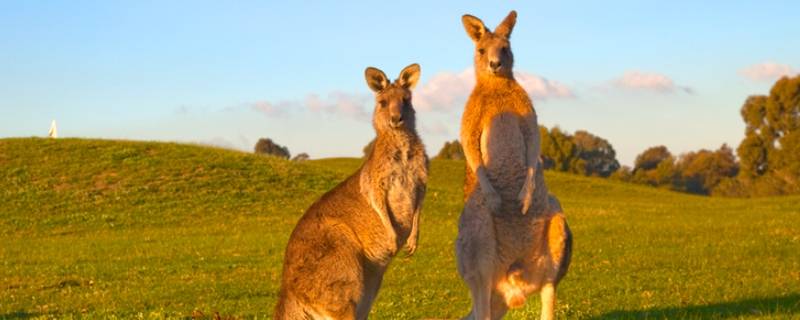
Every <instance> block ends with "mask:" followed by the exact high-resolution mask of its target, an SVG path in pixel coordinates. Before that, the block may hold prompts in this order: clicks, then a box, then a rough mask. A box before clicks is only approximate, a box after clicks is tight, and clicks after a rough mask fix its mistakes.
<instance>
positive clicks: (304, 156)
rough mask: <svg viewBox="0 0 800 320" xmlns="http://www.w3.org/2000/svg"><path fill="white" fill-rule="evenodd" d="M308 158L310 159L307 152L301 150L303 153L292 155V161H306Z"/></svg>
mask: <svg viewBox="0 0 800 320" xmlns="http://www.w3.org/2000/svg"><path fill="white" fill-rule="evenodd" d="M308 159H310V157H309V156H308V153H305V152H303V153H300V154H298V155H296V156H294V158H292V161H295V162H301V161H306V160H308Z"/></svg>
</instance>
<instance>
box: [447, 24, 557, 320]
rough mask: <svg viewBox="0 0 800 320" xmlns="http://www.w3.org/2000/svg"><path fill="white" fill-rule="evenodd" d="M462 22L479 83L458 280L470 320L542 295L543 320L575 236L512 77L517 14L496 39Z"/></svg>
mask: <svg viewBox="0 0 800 320" xmlns="http://www.w3.org/2000/svg"><path fill="white" fill-rule="evenodd" d="M462 21H463V23H464V28H465V30H466V31H467V34H468V35H469V36H470V37H471V38H472V40H473V41H474V43H475V74H476V78H477V83H476V85H475V88H474V89H473V91H472V94H471V95H470V98H469V100H468V101H467V105H466V107H465V109H464V114H463V116H462V121H461V143H462V145H463V148H464V154H465V157H466V159H467V168H466V171H467V174H466V179H465V183H464V197H465V205H464V211H463V212H462V214H461V217H460V221H459V234H458V239H457V242H456V254H457V257H458V267H459V273H460V274H461V276H462V278H463V279H464V281H465V282H466V283H467V285H468V286H469V288H470V292H471V294H472V301H473V308H472V313H471V314H470V315H469V316H468V318H471V319H481V320H484V319H499V318H502V317H503V315H504V314H505V313H506V311H507V310H508V308H514V307H520V306H522V305H523V304H524V303H525V300H526V298H527V296H528V295H530V294H531V293H533V292H536V291H540V292H541V295H542V301H543V304H542V319H551V318H552V317H553V309H554V307H553V306H554V304H555V287H556V285H557V284H558V282H559V281H560V280H561V278H563V276H564V275H565V274H566V272H567V268H568V266H569V261H570V256H571V250H572V235H571V233H570V231H569V227H568V226H567V223H566V220H565V218H564V215H563V213H562V212H561V206H560V205H559V203H558V200H557V199H556V198H555V197H553V196H551V195H549V194H548V191H547V186H546V185H545V183H544V176H543V175H542V172H541V171H542V170H541V168H540V166H541V164H540V161H539V156H540V150H539V149H540V146H539V145H540V142H539V130H538V123H537V117H536V113H535V111H534V109H533V104H532V103H531V100H530V98H529V97H528V95H527V93H526V92H525V90H524V89H522V87H520V85H519V84H518V83H517V82H516V81H515V80H514V77H513V70H512V68H513V64H514V58H513V54H512V53H511V49H510V43H509V37H510V34H511V31H512V29H513V27H514V24H515V22H516V12H514V11H512V12H511V13H510V14H509V15H508V17H506V19H505V20H503V22H502V23H501V24H500V25H499V26H498V27H497V28H496V31H495V32H494V33H492V32H491V31H490V30H489V29H488V28H486V27H485V26H484V24H483V22H481V21H480V20H479V19H478V18H475V17H473V16H470V15H465V16H464V17H463V18H462Z"/></svg>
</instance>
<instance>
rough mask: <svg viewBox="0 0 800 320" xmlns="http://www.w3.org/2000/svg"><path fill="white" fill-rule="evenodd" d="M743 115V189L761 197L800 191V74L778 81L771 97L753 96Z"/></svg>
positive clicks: (742, 112)
mask: <svg viewBox="0 0 800 320" xmlns="http://www.w3.org/2000/svg"><path fill="white" fill-rule="evenodd" d="M741 115H742V119H743V120H744V122H745V137H744V139H743V140H742V142H741V144H739V147H738V148H737V149H736V152H737V154H738V155H739V159H740V161H741V170H740V172H739V176H738V178H739V179H740V181H739V182H738V184H740V185H742V186H740V187H739V189H744V190H747V189H749V190H751V192H752V193H753V194H758V195H768V194H787V193H798V192H800V75H798V76H795V77H793V78H788V77H783V78H781V79H780V80H778V81H777V82H776V83H775V85H773V86H772V89H771V90H770V93H769V96H752V97H749V98H748V99H747V100H746V101H745V103H744V105H743V106H742V110H741ZM732 184H733V183H732V182H729V183H726V185H727V186H730V185H732ZM734 189H735V188H734Z"/></svg>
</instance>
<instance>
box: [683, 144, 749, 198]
mask: <svg viewBox="0 0 800 320" xmlns="http://www.w3.org/2000/svg"><path fill="white" fill-rule="evenodd" d="M677 167H678V171H679V172H680V188H681V189H682V190H683V191H686V192H689V193H696V194H705V195H708V194H711V190H712V189H714V188H715V187H716V186H717V185H719V184H720V182H722V180H723V179H725V178H731V177H734V176H736V174H737V173H738V172H739V164H738V163H737V162H736V157H735V156H734V155H733V150H732V149H731V148H730V147H728V145H726V144H723V145H722V147H720V148H719V150H717V151H709V150H705V149H703V150H700V151H696V152H689V153H686V154H684V155H682V156H681V157H680V159H679V160H678V163H677Z"/></svg>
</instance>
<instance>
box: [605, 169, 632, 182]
mask: <svg viewBox="0 0 800 320" xmlns="http://www.w3.org/2000/svg"><path fill="white" fill-rule="evenodd" d="M608 177H609V178H610V179H614V180H619V181H625V182H629V181H631V179H632V178H633V172H632V171H631V167H629V166H622V167H620V168H619V169H618V170H617V171H614V173H612V174H611V175H610V176H608Z"/></svg>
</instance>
